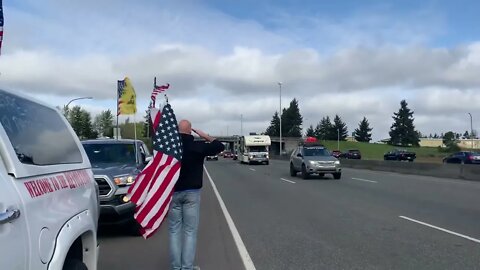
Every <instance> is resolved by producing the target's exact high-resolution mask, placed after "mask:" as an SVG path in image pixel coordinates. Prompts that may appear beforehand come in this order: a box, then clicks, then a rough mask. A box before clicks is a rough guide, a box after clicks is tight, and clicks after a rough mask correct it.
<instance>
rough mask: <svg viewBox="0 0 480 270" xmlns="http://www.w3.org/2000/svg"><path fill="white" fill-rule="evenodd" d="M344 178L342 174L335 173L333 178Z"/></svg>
mask: <svg viewBox="0 0 480 270" xmlns="http://www.w3.org/2000/svg"><path fill="white" fill-rule="evenodd" d="M341 177H342V173H334V174H333V178H334V179H340V178H341Z"/></svg>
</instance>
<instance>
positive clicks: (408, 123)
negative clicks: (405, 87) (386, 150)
mask: <svg viewBox="0 0 480 270" xmlns="http://www.w3.org/2000/svg"><path fill="white" fill-rule="evenodd" d="M392 118H393V120H394V121H393V124H392V126H391V128H390V132H389V134H390V142H389V143H390V144H392V145H400V146H419V144H418V142H419V141H420V139H419V133H418V132H417V131H416V130H415V126H414V124H413V120H414V118H413V111H410V109H409V108H408V104H407V101H405V100H402V101H401V102H400V109H399V110H398V112H397V113H393V116H392Z"/></svg>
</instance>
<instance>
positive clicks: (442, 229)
mask: <svg viewBox="0 0 480 270" xmlns="http://www.w3.org/2000/svg"><path fill="white" fill-rule="evenodd" d="M399 218H403V219H406V220H409V221H411V222H415V223H418V224H420V225H423V226H427V227H430V228H433V229H436V230H439V231H442V232H446V233H449V234H453V235H455V236H458V237H462V238H465V239H467V240H470V241H473V242H475V243H479V244H480V240H479V239H475V238H473V237H470V236H466V235H463V234H460V233H456V232H454V231H450V230H447V229H444V228H440V227H437V226H434V225H431V224H428V223H425V222H422V221H419V220H416V219H413V218H409V217H405V216H399Z"/></svg>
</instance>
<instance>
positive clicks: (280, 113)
mask: <svg viewBox="0 0 480 270" xmlns="http://www.w3.org/2000/svg"><path fill="white" fill-rule="evenodd" d="M278 86H279V87H280V112H279V118H280V153H279V155H280V156H281V155H282V83H281V82H278Z"/></svg>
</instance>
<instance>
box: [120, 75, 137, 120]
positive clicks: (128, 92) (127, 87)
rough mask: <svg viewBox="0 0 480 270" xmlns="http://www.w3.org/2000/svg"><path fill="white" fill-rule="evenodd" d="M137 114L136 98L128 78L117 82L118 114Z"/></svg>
mask: <svg viewBox="0 0 480 270" xmlns="http://www.w3.org/2000/svg"><path fill="white" fill-rule="evenodd" d="M136 112H137V96H136V94H135V89H133V85H132V82H131V81H130V79H129V78H128V77H125V79H124V80H123V81H118V114H119V115H120V114H135V113H136Z"/></svg>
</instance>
